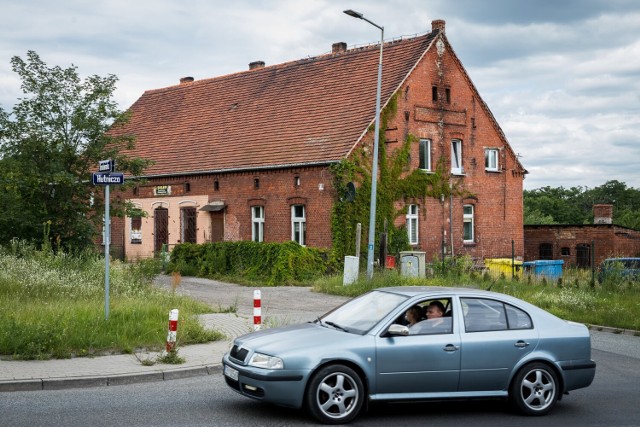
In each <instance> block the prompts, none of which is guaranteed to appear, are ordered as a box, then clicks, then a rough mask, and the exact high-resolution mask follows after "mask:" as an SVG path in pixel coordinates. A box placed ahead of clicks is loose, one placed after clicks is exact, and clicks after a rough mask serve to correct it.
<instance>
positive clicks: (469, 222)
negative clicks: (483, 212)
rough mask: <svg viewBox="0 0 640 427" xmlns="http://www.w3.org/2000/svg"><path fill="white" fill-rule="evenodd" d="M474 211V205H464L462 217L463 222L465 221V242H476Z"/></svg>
mask: <svg viewBox="0 0 640 427" xmlns="http://www.w3.org/2000/svg"><path fill="white" fill-rule="evenodd" d="M473 210H474V207H473V205H464V208H463V215H462V221H463V234H464V235H463V237H462V239H463V240H464V241H465V242H473V241H474V235H473V229H474V227H473V224H474V218H473Z"/></svg>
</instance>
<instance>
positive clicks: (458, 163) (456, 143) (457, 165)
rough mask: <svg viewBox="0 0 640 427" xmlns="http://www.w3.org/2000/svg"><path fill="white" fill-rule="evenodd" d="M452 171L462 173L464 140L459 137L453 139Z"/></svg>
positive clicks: (456, 173)
mask: <svg viewBox="0 0 640 427" xmlns="http://www.w3.org/2000/svg"><path fill="white" fill-rule="evenodd" d="M451 173H452V174H454V175H462V174H463V173H464V169H463V168H462V141H460V140H459V139H452V140H451Z"/></svg>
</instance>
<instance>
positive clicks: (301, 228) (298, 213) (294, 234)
mask: <svg viewBox="0 0 640 427" xmlns="http://www.w3.org/2000/svg"><path fill="white" fill-rule="evenodd" d="M291 240H293V241H294V242H298V243H299V244H301V245H302V246H304V245H305V243H306V241H307V218H306V215H305V209H304V205H293V206H291Z"/></svg>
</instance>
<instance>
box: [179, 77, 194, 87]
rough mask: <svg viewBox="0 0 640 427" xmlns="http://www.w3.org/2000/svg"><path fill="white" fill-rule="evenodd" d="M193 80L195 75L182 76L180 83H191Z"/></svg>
mask: <svg viewBox="0 0 640 427" xmlns="http://www.w3.org/2000/svg"><path fill="white" fill-rule="evenodd" d="M191 82H193V77H182V78H181V79H180V84H181V85H183V84H185V83H191Z"/></svg>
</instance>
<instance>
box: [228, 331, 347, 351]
mask: <svg viewBox="0 0 640 427" xmlns="http://www.w3.org/2000/svg"><path fill="white" fill-rule="evenodd" d="M358 337H360V335H355V334H351V333H348V332H344V331H341V330H339V329H334V328H332V327H331V326H327V327H325V326H320V325H319V324H316V323H301V324H297V325H289V326H282V327H279V328H270V329H264V330H262V331H256V332H251V333H249V334H246V335H242V336H241V337H238V338H236V340H235V344H236V345H237V346H238V347H243V348H246V349H250V350H254V351H258V352H260V353H265V354H269V355H280V354H283V353H289V352H297V351H298V350H303V351H304V352H309V350H310V349H311V348H321V347H327V346H329V345H331V346H332V347H336V346H338V347H339V346H340V343H341V342H346V341H353V340H354V338H358Z"/></svg>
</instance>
